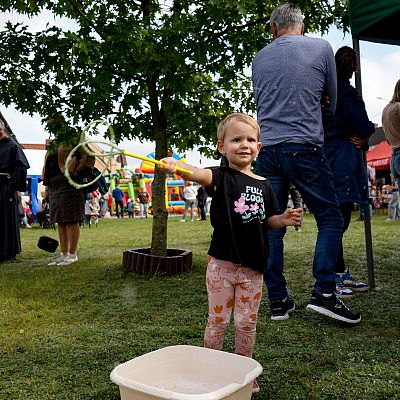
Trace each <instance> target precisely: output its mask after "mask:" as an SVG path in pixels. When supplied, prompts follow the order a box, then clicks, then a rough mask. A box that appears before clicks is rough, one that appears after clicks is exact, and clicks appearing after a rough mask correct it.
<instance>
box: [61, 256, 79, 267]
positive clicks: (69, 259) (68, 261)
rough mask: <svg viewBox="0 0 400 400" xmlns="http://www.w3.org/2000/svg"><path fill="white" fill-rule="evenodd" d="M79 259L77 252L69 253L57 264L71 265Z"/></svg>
mask: <svg viewBox="0 0 400 400" xmlns="http://www.w3.org/2000/svg"><path fill="white" fill-rule="evenodd" d="M77 261H78V256H77V255H76V254H69V253H68V254H67V256H66V257H65V258H64V260H63V261H61V262H59V263H57V265H69V264H72V263H74V262H77Z"/></svg>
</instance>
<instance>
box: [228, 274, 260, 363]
mask: <svg viewBox="0 0 400 400" xmlns="http://www.w3.org/2000/svg"><path fill="white" fill-rule="evenodd" d="M231 274H232V272H231ZM233 275H234V276H232V277H231V279H232V278H233V279H235V300H236V301H235V309H234V320H235V353H236V354H239V355H241V356H246V357H251V356H252V355H253V351H254V345H255V342H256V327H257V317H258V310H259V308H260V303H261V297H262V289H263V276H262V274H260V273H259V272H257V271H254V270H251V269H248V268H242V267H240V268H239V269H238V270H237V271H235V272H234V273H233Z"/></svg>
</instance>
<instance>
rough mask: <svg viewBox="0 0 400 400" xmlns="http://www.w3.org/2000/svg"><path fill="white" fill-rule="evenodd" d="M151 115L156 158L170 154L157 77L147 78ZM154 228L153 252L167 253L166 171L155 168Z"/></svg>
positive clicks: (153, 194)
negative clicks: (159, 99)
mask: <svg viewBox="0 0 400 400" xmlns="http://www.w3.org/2000/svg"><path fill="white" fill-rule="evenodd" d="M147 87H148V90H149V99H150V107H151V115H152V122H153V132H154V139H155V142H156V159H157V160H159V159H161V158H164V157H166V156H167V155H168V139H167V135H166V121H165V118H163V113H162V111H161V110H160V109H159V105H158V104H159V101H158V97H157V90H156V79H155V78H154V77H149V78H148V79H147ZM152 205H153V229H152V237H151V254H152V255H155V256H166V255H167V222H168V213H167V209H166V205H165V173H164V172H162V171H160V170H159V169H158V168H154V180H153V183H152Z"/></svg>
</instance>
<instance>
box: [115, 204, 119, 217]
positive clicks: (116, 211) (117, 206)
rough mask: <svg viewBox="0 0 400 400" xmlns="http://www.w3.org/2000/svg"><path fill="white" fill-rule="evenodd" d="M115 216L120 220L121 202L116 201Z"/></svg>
mask: <svg viewBox="0 0 400 400" xmlns="http://www.w3.org/2000/svg"><path fill="white" fill-rule="evenodd" d="M115 214H116V215H117V218H119V201H117V200H115Z"/></svg>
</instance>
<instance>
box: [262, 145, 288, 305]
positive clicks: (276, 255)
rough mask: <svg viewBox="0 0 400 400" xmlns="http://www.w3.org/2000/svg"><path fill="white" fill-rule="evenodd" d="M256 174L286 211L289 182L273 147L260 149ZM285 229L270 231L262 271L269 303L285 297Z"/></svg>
mask: <svg viewBox="0 0 400 400" xmlns="http://www.w3.org/2000/svg"><path fill="white" fill-rule="evenodd" d="M257 173H258V174H259V175H261V176H264V177H267V178H268V180H269V181H270V183H271V185H272V189H273V191H274V193H275V195H276V198H277V200H278V205H279V209H280V211H281V212H283V211H284V210H285V209H286V205H287V199H288V191H289V181H288V179H287V178H286V177H285V176H283V174H282V172H281V169H280V166H279V164H278V163H277V160H276V155H275V146H271V147H265V148H262V149H261V152H260V153H259V155H258V157H257ZM285 233H286V228H282V229H273V230H272V229H271V230H269V231H268V237H269V257H268V260H266V265H265V270H264V282H265V285H266V286H267V288H268V297H269V299H270V300H271V301H273V300H276V299H279V300H280V299H284V298H285V297H287V289H286V280H285V277H284V275H283V247H284V245H283V237H284V236H285Z"/></svg>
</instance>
